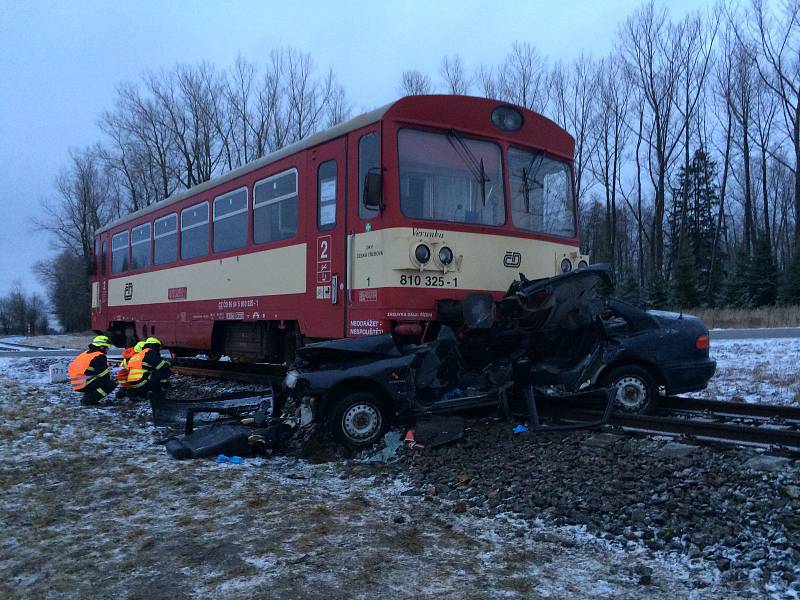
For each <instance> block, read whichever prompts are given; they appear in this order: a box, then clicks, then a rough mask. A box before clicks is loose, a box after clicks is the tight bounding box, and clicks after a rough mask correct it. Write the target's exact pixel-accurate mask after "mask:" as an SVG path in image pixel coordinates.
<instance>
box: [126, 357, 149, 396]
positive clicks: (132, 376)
mask: <svg viewBox="0 0 800 600" xmlns="http://www.w3.org/2000/svg"><path fill="white" fill-rule="evenodd" d="M145 354H147V348H145V349H143V350H142V351H141V352H137V353H135V354H134V355H133V356H132V357H131V358H130V360H128V380H127V387H131V388H135V387H139V386H140V385H144V384H145V383H146V382H147V378H146V377H145V373H146V371H145V368H144V365H142V362H143V361H144V355H145Z"/></svg>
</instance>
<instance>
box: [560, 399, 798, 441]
mask: <svg viewBox="0 0 800 600" xmlns="http://www.w3.org/2000/svg"><path fill="white" fill-rule="evenodd" d="M658 413H659V414H654V415H638V414H625V413H614V414H612V416H611V418H610V420H609V425H611V426H614V427H618V428H621V429H623V430H626V431H631V432H635V433H660V434H668V435H673V436H680V437H683V438H685V439H692V440H698V441H716V442H727V443H738V444H755V445H760V446H769V447H781V448H786V449H790V450H791V451H792V452H800V408H797V407H792V406H778V405H771V404H744V403H739V402H722V401H718V400H704V399H698V398H686V397H681V396H674V397H668V398H662V400H661V402H660V403H659V407H658ZM597 415H598V411H597V410H585V409H583V408H582V409H581V410H580V411H579V412H578V413H575V414H574V416H581V418H585V419H587V420H589V419H596V418H597ZM567 418H568V417H567Z"/></svg>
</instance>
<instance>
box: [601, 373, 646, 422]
mask: <svg viewBox="0 0 800 600" xmlns="http://www.w3.org/2000/svg"><path fill="white" fill-rule="evenodd" d="M605 381H606V383H607V384H609V385H611V386H612V387H613V388H614V406H615V408H616V409H617V410H620V411H622V412H626V413H641V414H646V413H648V412H651V411H652V410H653V408H655V405H656V401H657V400H658V386H657V385H656V382H655V380H654V379H653V376H652V375H650V373H649V372H647V371H646V370H645V369H643V368H642V367H639V366H636V365H624V366H621V367H617V368H616V369H614V370H613V371H611V373H609V374H608V376H607V377H606V378H605Z"/></svg>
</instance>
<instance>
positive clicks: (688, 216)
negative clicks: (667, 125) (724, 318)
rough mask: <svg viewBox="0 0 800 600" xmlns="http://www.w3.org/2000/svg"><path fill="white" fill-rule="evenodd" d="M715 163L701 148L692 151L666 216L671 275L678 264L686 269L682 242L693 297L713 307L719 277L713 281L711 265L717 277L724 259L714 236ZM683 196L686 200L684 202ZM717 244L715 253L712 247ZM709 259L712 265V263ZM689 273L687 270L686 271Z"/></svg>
mask: <svg viewBox="0 0 800 600" xmlns="http://www.w3.org/2000/svg"><path fill="white" fill-rule="evenodd" d="M716 173H717V164H716V162H714V161H713V160H711V159H710V158H709V156H708V154H706V152H705V150H704V149H703V148H702V147H701V148H699V149H698V150H696V151H695V153H694V156H693V158H692V162H691V163H690V165H689V170H688V171H686V170H685V169H684V168H681V169H680V171H679V173H678V180H677V182H676V184H675V185H673V187H672V196H673V203H672V211H671V212H670V215H669V224H670V234H671V240H672V256H671V257H670V258H671V263H672V272H673V274H674V273H675V271H676V269H678V268H679V267H678V265H679V263H681V260H683V263H682V267H681V268H683V269H687V265H686V264H685V263H686V260H688V258H687V257H683V258H682V257H681V255H682V253H683V247H684V245H685V244H684V243H682V241H683V240H688V241H689V245H690V246H691V248H692V255H691V256H692V259H693V263H694V269H695V270H694V279H695V288H696V290H697V292H696V294H695V297H696V298H697V302H698V303H699V302H701V301H702V302H703V303H705V304H710V305H713V304H715V302H716V300H717V296H718V295H719V291H720V281H721V278H720V277H719V276H714V277H713V278H712V275H711V273H712V266H713V267H714V273H715V274H716V275H718V274H719V272H720V270H721V269H720V264H721V261H722V259H723V253H722V247H721V243H720V236H717V235H716V233H717V232H716V215H717V211H718V210H719V194H718V191H717V185H716V183H715V181H716ZM684 195H685V197H686V199H687V201H684ZM715 244H716V245H717V247H716V251H715V249H714V245H715ZM712 256H713V257H714V262H715V264H714V265H712V264H711V260H712ZM687 273H688V271H687Z"/></svg>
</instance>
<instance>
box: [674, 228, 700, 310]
mask: <svg viewBox="0 0 800 600" xmlns="http://www.w3.org/2000/svg"><path fill="white" fill-rule="evenodd" d="M697 287H698V286H697V265H696V263H695V253H694V248H693V247H692V241H691V239H689V236H688V235H684V237H683V239H682V240H681V243H680V252H679V254H678V258H677V261H676V263H675V265H674V267H673V276H672V280H671V281H670V288H671V290H670V291H671V296H672V302H673V304H675V305H677V306H680V307H681V308H686V307H692V306H697V305H698V304H699V294H698V291H697Z"/></svg>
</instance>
